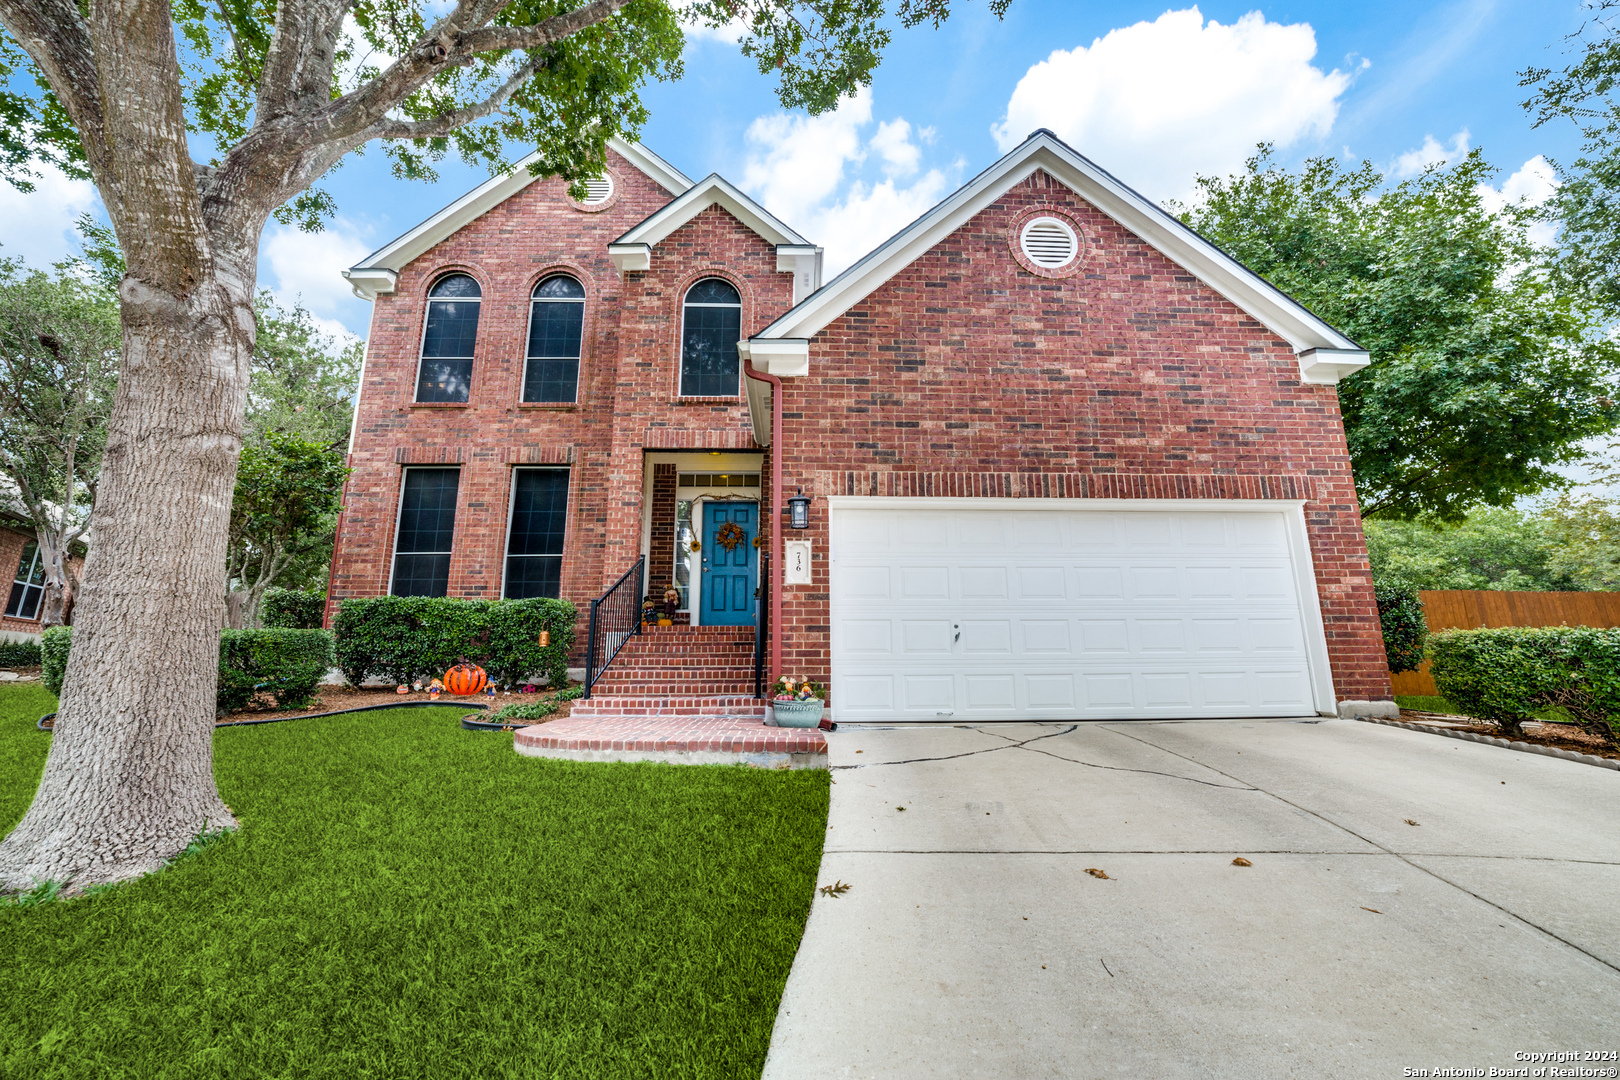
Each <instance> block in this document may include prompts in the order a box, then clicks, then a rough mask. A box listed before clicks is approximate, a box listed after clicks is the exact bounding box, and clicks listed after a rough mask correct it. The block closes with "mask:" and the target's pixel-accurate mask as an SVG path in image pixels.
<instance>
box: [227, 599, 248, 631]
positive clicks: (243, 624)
mask: <svg viewBox="0 0 1620 1080" xmlns="http://www.w3.org/2000/svg"><path fill="white" fill-rule="evenodd" d="M248 600H249V596H248V593H247V591H246V590H244V589H232V590H231V591H230V592H228V593H226V594H225V626H226V628H227V629H229V630H245V629H247V627H248V615H247V607H248Z"/></svg>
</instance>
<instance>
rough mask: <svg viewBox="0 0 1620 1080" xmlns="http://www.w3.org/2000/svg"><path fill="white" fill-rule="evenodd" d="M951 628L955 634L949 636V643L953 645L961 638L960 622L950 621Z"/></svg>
mask: <svg viewBox="0 0 1620 1080" xmlns="http://www.w3.org/2000/svg"><path fill="white" fill-rule="evenodd" d="M951 629H952V630H955V631H956V636H955V637H953V638H951V644H953V645H954V644H955V643H956V642H958V641H961V640H962V624H961V623H952V624H951Z"/></svg>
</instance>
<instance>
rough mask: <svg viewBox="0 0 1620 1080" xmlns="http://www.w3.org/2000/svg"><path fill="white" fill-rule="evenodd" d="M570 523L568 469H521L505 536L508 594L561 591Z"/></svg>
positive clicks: (555, 594)
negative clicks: (564, 554) (566, 540)
mask: <svg viewBox="0 0 1620 1080" xmlns="http://www.w3.org/2000/svg"><path fill="white" fill-rule="evenodd" d="M567 524H568V470H567V469H518V470H517V471H516V474H515V475H514V476H513V477H512V521H511V524H510V526H508V528H507V536H506V585H505V588H504V590H503V592H502V595H503V596H505V597H506V599H508V600H523V599H527V598H528V597H531V596H549V597H551V598H553V599H556V598H557V597H559V596H561V595H562V557H563V538H564V534H565V533H566V531H567Z"/></svg>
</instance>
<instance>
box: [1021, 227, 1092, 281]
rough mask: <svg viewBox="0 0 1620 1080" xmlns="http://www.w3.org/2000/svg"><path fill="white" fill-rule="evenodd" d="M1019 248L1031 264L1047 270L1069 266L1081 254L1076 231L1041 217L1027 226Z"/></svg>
mask: <svg viewBox="0 0 1620 1080" xmlns="http://www.w3.org/2000/svg"><path fill="white" fill-rule="evenodd" d="M1019 246H1020V247H1021V248H1023V251H1024V255H1025V256H1026V257H1028V259H1029V261H1030V262H1032V263H1034V264H1035V265H1036V266H1039V267H1042V268H1044V269H1047V270H1056V269H1058V268H1060V267H1064V266H1068V265H1069V264H1070V263H1072V262H1073V261H1074V259H1075V256H1076V255H1078V254H1079V253H1080V239H1079V237H1077V236H1075V235H1074V230H1073V229H1071V228H1069V226H1068V223H1066V222H1063V221H1059V220H1058V219H1057V218H1050V217H1039V218H1036V219H1034V220H1033V221H1031V222H1030V223H1029V224H1028V225H1025V226H1024V233H1023V235H1022V236H1021V237H1019Z"/></svg>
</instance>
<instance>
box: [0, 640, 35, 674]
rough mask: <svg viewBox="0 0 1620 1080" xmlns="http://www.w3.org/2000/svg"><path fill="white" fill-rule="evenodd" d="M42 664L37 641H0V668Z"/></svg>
mask: <svg viewBox="0 0 1620 1080" xmlns="http://www.w3.org/2000/svg"><path fill="white" fill-rule="evenodd" d="M39 666H40V648H39V642H37V641H0V668H22V667H39Z"/></svg>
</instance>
